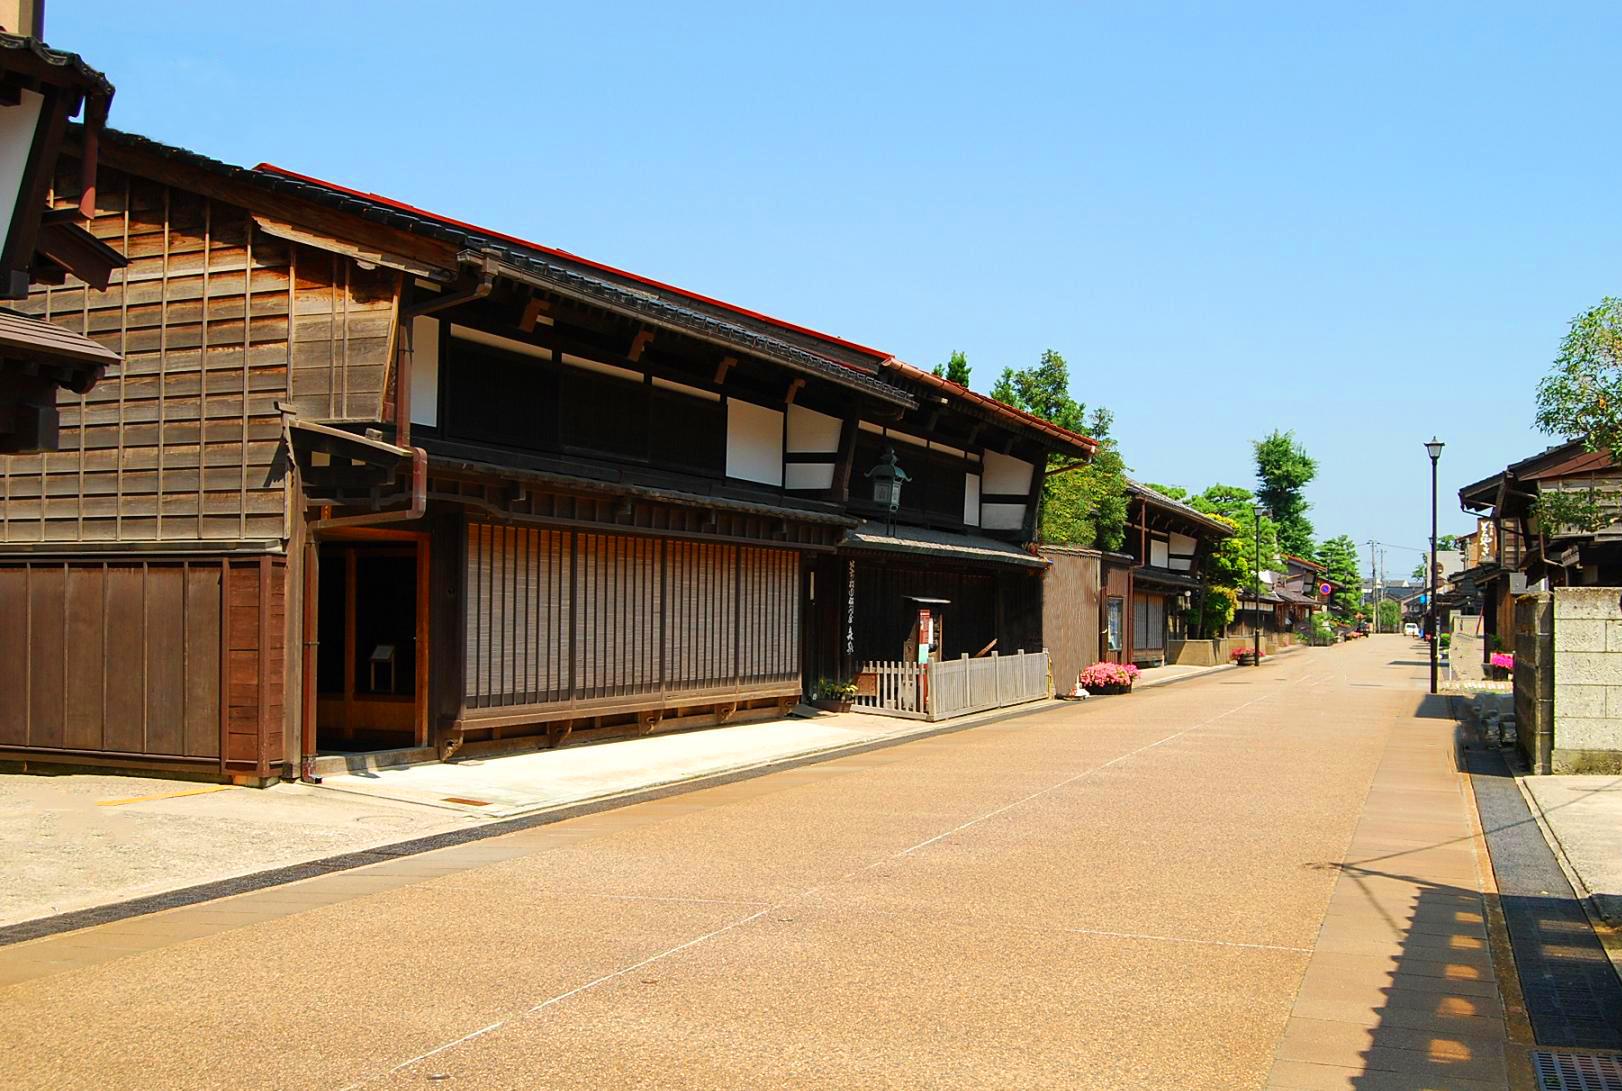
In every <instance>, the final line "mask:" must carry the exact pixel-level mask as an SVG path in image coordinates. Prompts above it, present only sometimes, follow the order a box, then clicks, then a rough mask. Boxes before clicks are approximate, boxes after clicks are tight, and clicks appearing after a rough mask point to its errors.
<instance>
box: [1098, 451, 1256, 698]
mask: <svg viewBox="0 0 1622 1091" xmlns="http://www.w3.org/2000/svg"><path fill="white" fill-rule="evenodd" d="M1127 493H1128V497H1129V500H1130V504H1129V507H1128V509H1127V513H1128V519H1127V534H1126V550H1127V551H1128V552H1129V553H1130V554H1131V557H1132V568H1131V571H1130V577H1129V593H1130V596H1131V602H1132V611H1131V616H1130V618H1129V619H1128V621H1127V629H1126V631H1127V637H1126V648H1127V652H1126V655H1125V657H1124V661H1125V662H1129V663H1137V664H1138V665H1139V666H1160V665H1161V664H1163V663H1165V662H1167V652H1168V649H1170V648H1172V647H1174V646H1175V645H1176V644H1178V643H1180V642H1181V641H1182V640H1184V639H1185V638H1186V636H1187V632H1186V629H1185V625H1184V620H1183V617H1184V615H1185V614H1186V613H1187V612H1188V610H1189V608H1190V607H1192V606H1194V605H1195V601H1196V599H1197V598H1198V597H1199V596H1200V595H1201V594H1202V593H1203V588H1204V586H1205V582H1204V577H1205V559H1206V557H1207V556H1208V555H1209V554H1210V551H1211V548H1212V546H1214V545H1215V544H1216V543H1217V542H1219V541H1221V540H1222V539H1224V538H1227V537H1230V536H1232V534H1233V529H1232V528H1231V527H1229V526H1228V525H1227V524H1226V523H1224V522H1222V521H1220V520H1217V519H1213V518H1211V517H1210V516H1209V515H1206V514H1204V513H1203V512H1200V511H1198V510H1196V509H1195V508H1192V507H1190V506H1188V505H1187V504H1185V503H1183V502H1182V501H1179V500H1173V499H1172V498H1171V497H1169V496H1166V495H1165V494H1164V493H1160V492H1157V491H1155V490H1154V489H1151V488H1150V487H1149V486H1147V485H1144V484H1142V483H1140V482H1137V481H1128V483H1127Z"/></svg>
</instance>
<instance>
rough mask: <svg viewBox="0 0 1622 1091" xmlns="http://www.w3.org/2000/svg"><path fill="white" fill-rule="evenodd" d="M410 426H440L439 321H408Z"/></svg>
mask: <svg viewBox="0 0 1622 1091" xmlns="http://www.w3.org/2000/svg"><path fill="white" fill-rule="evenodd" d="M411 423H412V424H426V425H428V426H430V427H438V425H439V319H437V318H429V317H427V316H426V315H418V316H417V317H416V318H413V319H412V320H411Z"/></svg>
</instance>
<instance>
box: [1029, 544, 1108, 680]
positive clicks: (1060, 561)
mask: <svg viewBox="0 0 1622 1091" xmlns="http://www.w3.org/2000/svg"><path fill="white" fill-rule="evenodd" d="M1043 556H1044V557H1046V558H1047V559H1048V560H1049V561H1051V562H1052V567H1051V568H1049V569H1048V570H1047V572H1046V573H1045V574H1044V575H1043V577H1042V580H1043V582H1042V636H1043V638H1044V640H1045V642H1046V644H1047V649H1048V654H1049V655H1050V656H1051V657H1052V663H1053V684H1054V686H1055V688H1057V689H1058V691H1059V692H1060V693H1068V692H1069V691H1070V687H1071V686H1072V685H1074V684H1075V681H1076V676H1077V675H1078V674H1080V673H1081V671H1082V668H1083V667H1088V666H1091V665H1092V664H1094V663H1096V662H1098V649H1099V626H1100V625H1101V620H1100V618H1101V615H1100V613H1099V608H1098V595H1099V559H1098V557H1097V555H1096V554H1087V553H1062V552H1057V551H1055V552H1047V551H1044V552H1043Z"/></svg>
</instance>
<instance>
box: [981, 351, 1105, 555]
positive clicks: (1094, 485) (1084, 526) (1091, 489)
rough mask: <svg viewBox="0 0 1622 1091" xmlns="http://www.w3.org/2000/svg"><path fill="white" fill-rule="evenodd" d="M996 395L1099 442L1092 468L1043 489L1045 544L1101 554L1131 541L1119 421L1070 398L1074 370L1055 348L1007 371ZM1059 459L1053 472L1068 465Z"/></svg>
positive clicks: (1054, 478)
mask: <svg viewBox="0 0 1622 1091" xmlns="http://www.w3.org/2000/svg"><path fill="white" fill-rule="evenodd" d="M991 396H992V397H994V398H996V399H997V400H998V401H1002V402H1007V403H1008V404H1009V405H1012V406H1014V407H1015V408H1017V409H1023V410H1024V411H1025V412H1027V413H1030V414H1032V415H1033V416H1037V417H1041V418H1042V419H1043V420H1045V421H1049V422H1051V423H1053V424H1057V425H1058V426H1059V427H1061V428H1068V429H1070V430H1071V431H1073V432H1085V433H1087V434H1088V435H1091V436H1092V438H1093V439H1095V440H1097V441H1098V450H1097V451H1096V452H1094V454H1093V459H1092V461H1091V462H1089V463H1088V464H1087V465H1085V466H1082V467H1080V468H1078V469H1073V470H1066V471H1065V472H1064V473H1060V474H1050V475H1049V476H1048V477H1047V478H1046V480H1045V481H1044V482H1043V484H1042V509H1041V522H1040V526H1041V537H1042V540H1043V541H1048V542H1056V543H1064V544H1068V545H1083V546H1091V547H1094V548H1097V549H1120V548H1121V545H1122V544H1123V543H1124V542H1125V541H1126V508H1127V501H1126V463H1125V461H1124V460H1123V459H1122V458H1121V452H1120V448H1119V446H1118V445H1117V444H1116V442H1115V438H1114V437H1113V436H1112V435H1111V434H1110V429H1111V427H1112V426H1113V424H1114V421H1115V418H1114V416H1113V415H1112V414H1111V413H1110V412H1109V410H1107V409H1104V408H1102V407H1100V408H1096V409H1094V410H1093V413H1092V416H1091V417H1088V416H1087V407H1086V406H1085V405H1083V404H1082V403H1081V402H1078V401H1076V399H1075V398H1073V397H1071V395H1070V368H1069V365H1068V364H1067V363H1066V362H1065V358H1064V357H1063V356H1061V355H1059V354H1058V353H1057V352H1055V351H1053V350H1052V349H1048V350H1047V351H1046V352H1044V353H1042V358H1041V359H1040V360H1038V361H1037V363H1036V364H1035V365H1034V366H1032V367H1029V368H1024V369H1016V368H1004V369H1003V373H1002V375H1001V376H999V377H998V379H997V382H996V385H995V386H993V387H992V388H991ZM1068 461H1069V460H1067V459H1060V458H1054V459H1052V460H1050V461H1049V469H1050V470H1051V469H1058V468H1060V467H1062V466H1063V465H1066V464H1068Z"/></svg>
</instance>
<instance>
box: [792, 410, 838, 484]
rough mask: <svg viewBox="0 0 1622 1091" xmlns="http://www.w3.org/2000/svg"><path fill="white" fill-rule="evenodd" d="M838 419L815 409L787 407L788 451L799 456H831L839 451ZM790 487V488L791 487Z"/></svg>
mask: <svg viewBox="0 0 1622 1091" xmlns="http://www.w3.org/2000/svg"><path fill="white" fill-rule="evenodd" d="M839 428H840V422H839V418H838V417H830V416H829V415H828V414H826V413H818V412H817V411H816V410H815V409H806V408H805V407H804V406H799V405H791V406H789V407H788V449H789V450H790V451H794V452H796V453H799V454H809V453H813V452H814V453H817V454H825V455H831V454H834V453H835V452H837V451H838V450H839ZM791 487H792V486H791Z"/></svg>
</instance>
